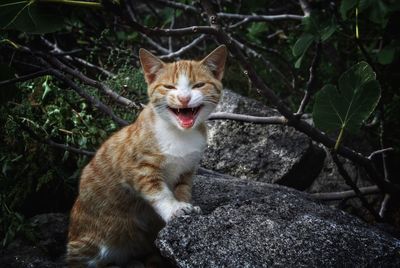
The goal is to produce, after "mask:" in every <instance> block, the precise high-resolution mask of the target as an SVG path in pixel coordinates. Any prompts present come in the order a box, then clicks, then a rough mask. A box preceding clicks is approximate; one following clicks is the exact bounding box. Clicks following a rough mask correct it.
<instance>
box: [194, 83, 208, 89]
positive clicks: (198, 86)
mask: <svg viewBox="0 0 400 268" xmlns="http://www.w3.org/2000/svg"><path fill="white" fill-rule="evenodd" d="M204 85H205V83H203V82H200V83H197V84H194V85H193V86H192V88H201V87H203V86H204Z"/></svg>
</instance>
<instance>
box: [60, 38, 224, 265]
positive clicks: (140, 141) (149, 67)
mask: <svg viewBox="0 0 400 268" xmlns="http://www.w3.org/2000/svg"><path fill="white" fill-rule="evenodd" d="M139 54H140V55H139V56H140V60H141V64H142V68H143V71H144V74H145V78H146V82H147V84H148V95H149V103H148V104H147V105H146V107H145V108H144V109H143V111H142V112H141V113H140V115H139V117H138V118H137V120H136V121H135V123H133V124H131V125H129V126H127V127H125V128H123V129H121V130H120V131H118V132H117V133H115V134H114V135H112V136H111V137H110V138H109V139H108V140H107V141H106V142H104V144H103V145H102V146H101V147H100V149H99V150H98V151H97V153H96V155H95V156H94V157H93V159H92V160H91V161H90V163H89V164H88V165H87V166H86V167H85V168H84V170H83V172H82V175H81V180H80V188H79V196H78V198H77V200H76V202H75V204H74V206H73V208H72V211H71V217H70V226H69V234H68V245H67V263H68V265H69V267H106V266H107V265H110V264H113V265H119V266H121V267H125V265H126V263H127V262H128V261H129V260H130V259H137V258H142V257H145V256H148V255H151V254H152V253H153V252H155V248H154V240H155V238H156V236H157V233H158V231H159V230H160V229H161V228H162V226H163V225H164V224H165V222H167V221H169V220H170V219H171V218H173V217H176V216H179V215H182V214H185V213H190V212H199V210H200V209H199V208H198V207H194V206H192V205H191V204H190V203H189V202H190V199H191V185H192V176H193V174H194V173H195V171H196V168H197V165H198V163H199V160H200V157H201V154H202V151H203V149H204V148H205V146H206V127H205V124H204V121H205V120H206V119H207V117H208V115H209V114H210V113H211V112H212V110H213V109H214V108H215V106H216V105H217V103H218V101H219V99H220V95H221V90H222V84H221V79H222V76H223V71H224V65H225V59H226V56H227V50H226V48H225V46H220V47H218V48H217V49H215V50H214V51H213V52H212V53H210V54H209V55H208V56H207V57H206V58H204V59H203V60H201V61H186V60H183V61H177V62H173V63H164V62H162V61H161V60H159V59H158V58H157V57H155V56H154V55H152V54H151V53H150V52H148V51H146V50H144V49H141V50H140V53H139Z"/></svg>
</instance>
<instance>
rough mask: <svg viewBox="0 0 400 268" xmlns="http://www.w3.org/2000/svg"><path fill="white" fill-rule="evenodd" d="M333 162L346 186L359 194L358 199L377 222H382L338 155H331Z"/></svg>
mask: <svg viewBox="0 0 400 268" xmlns="http://www.w3.org/2000/svg"><path fill="white" fill-rule="evenodd" d="M331 155H332V160H333V162H334V163H335V164H336V166H337V168H338V171H339V174H340V175H341V176H342V177H343V179H344V180H345V182H346V184H347V185H349V186H350V187H351V188H352V189H353V191H354V192H355V193H356V194H357V197H358V198H359V199H360V200H361V203H362V204H363V206H364V207H365V208H366V209H368V211H369V212H370V213H371V214H372V215H373V216H374V217H375V219H376V220H377V221H382V218H381V216H379V214H378V213H377V212H376V211H375V210H374V209H373V208H372V206H371V205H370V204H369V203H368V201H367V199H365V197H364V196H363V195H362V193H361V191H360V190H359V189H358V187H357V185H356V183H355V182H353V180H352V179H351V178H350V175H349V173H347V171H346V169H345V168H344V167H343V164H342V163H341V162H340V160H339V158H338V157H337V155H336V153H331Z"/></svg>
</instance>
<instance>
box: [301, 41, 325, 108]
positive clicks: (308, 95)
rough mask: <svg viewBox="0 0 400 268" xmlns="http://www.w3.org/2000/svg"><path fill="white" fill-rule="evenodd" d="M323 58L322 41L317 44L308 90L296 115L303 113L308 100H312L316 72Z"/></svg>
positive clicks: (307, 85)
mask: <svg viewBox="0 0 400 268" xmlns="http://www.w3.org/2000/svg"><path fill="white" fill-rule="evenodd" d="M320 59H321V42H317V43H316V45H315V55H314V58H313V60H312V63H311V66H310V70H309V73H310V75H309V77H308V81H307V84H306V92H305V94H304V97H303V99H302V100H301V103H300V106H299V109H298V111H297V113H296V115H301V114H303V113H304V110H305V108H306V106H307V104H308V102H309V101H310V98H311V96H312V95H313V94H314V93H315V91H316V90H315V77H316V76H315V74H316V71H317V68H318V65H319V62H320Z"/></svg>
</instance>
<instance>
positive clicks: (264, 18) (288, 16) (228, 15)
mask: <svg viewBox="0 0 400 268" xmlns="http://www.w3.org/2000/svg"><path fill="white" fill-rule="evenodd" d="M217 16H218V17H220V18H226V19H238V20H246V23H247V22H254V21H279V20H285V21H286V20H296V21H299V20H302V19H303V16H302V15H294V14H280V15H255V14H254V15H243V14H234V13H224V12H219V13H217Z"/></svg>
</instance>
